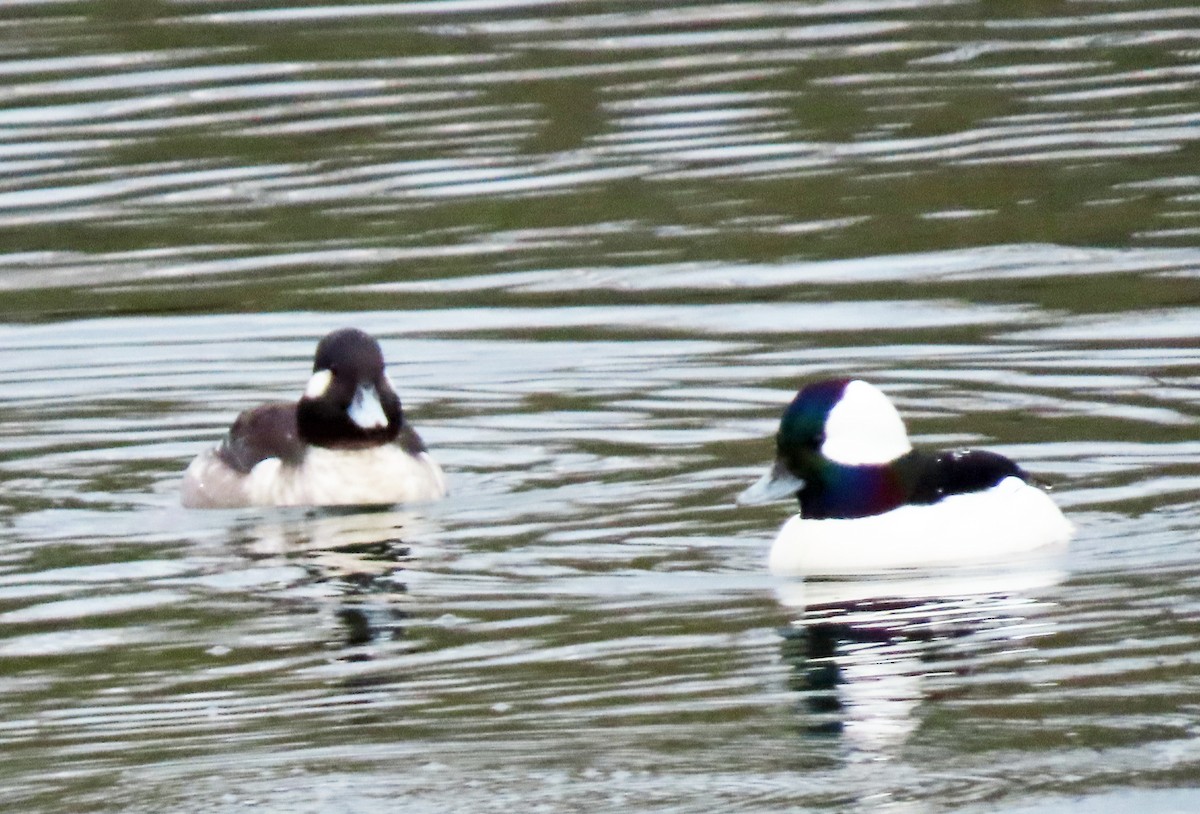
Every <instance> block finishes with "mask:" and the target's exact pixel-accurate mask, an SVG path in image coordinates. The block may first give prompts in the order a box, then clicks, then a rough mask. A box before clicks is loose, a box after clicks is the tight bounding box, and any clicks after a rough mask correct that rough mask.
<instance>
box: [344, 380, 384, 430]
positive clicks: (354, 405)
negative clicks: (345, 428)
mask: <svg viewBox="0 0 1200 814" xmlns="http://www.w3.org/2000/svg"><path fill="white" fill-rule="evenodd" d="M346 415H348V416H349V417H350V420H351V421H353V422H354V423H355V424H357V425H358V426H359V427H361V428H362V429H364V430H378V429H382V428H384V427H386V426H387V425H388V419H387V414H386V413H385V412H384V411H383V405H382V404H380V403H379V394H378V393H376V392H375V387H374V386H373V385H369V384H364V385H360V386H359V388H358V389H357V390H355V391H354V400H353V401H351V402H350V406H349V407H348V408H347V409H346Z"/></svg>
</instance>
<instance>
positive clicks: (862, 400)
mask: <svg viewBox="0 0 1200 814" xmlns="http://www.w3.org/2000/svg"><path fill="white" fill-rule="evenodd" d="M911 449H912V445H911V444H909V443H908V432H907V431H906V430H905V429H904V421H903V419H901V418H900V413H898V412H896V408H895V407H893V406H892V403H891V402H890V401H889V400H888V397H887V396H885V395H884V394H883V391H881V390H879V389H878V388H876V387H875V386H874V385H871V384H868V383H867V382H864V381H858V380H855V381H852V382H850V383H849V384H848V385H846V389H845V391H844V392H843V393H842V398H841V400H840V401H839V402H838V403H837V404H835V405H834V406H833V409H832V410H830V411H829V416H828V417H827V418H826V419H825V442H824V443H823V444H822V445H821V452H822V454H824V456H825V457H826V458H828V459H829V460H831V461H837V462H838V463H842V464H850V465H858V464H882V463H887V462H888V461H894V460H895V459H897V458H899V457H900V456H901V455H903V454H905V453H906V452H909V451H910V450H911Z"/></svg>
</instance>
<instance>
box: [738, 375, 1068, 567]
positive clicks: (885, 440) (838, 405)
mask: <svg viewBox="0 0 1200 814" xmlns="http://www.w3.org/2000/svg"><path fill="white" fill-rule="evenodd" d="M776 450H777V456H776V459H775V465H774V467H773V468H772V469H771V470H770V471H769V472H768V473H767V474H766V475H764V476H763V477H762V479H761V480H759V481H758V482H757V483H755V484H754V485H753V486H751V487H750V488H749V489H747V490H746V491H745V492H743V493H742V494H741V495H739V496H738V502H739V503H743V504H745V503H764V502H766V501H769V500H776V499H780V498H789V497H795V498H798V499H799V501H800V513H799V514H797V515H796V516H795V517H792V518H791V519H789V520H788V521H787V522H786V523H784V525H783V528H781V529H780V530H779V535H778V536H777V537H776V538H775V542H774V544H773V545H772V547H771V554H770V558H769V565H770V568H771V570H772V571H773V572H775V573H779V574H807V575H824V576H836V575H847V574H863V573H871V572H879V571H887V570H889V569H896V568H932V567H939V566H951V565H959V564H965V563H985V562H989V561H992V562H994V561H996V560H999V559H1003V558H1006V557H1011V556H1012V555H1019V554H1023V553H1028V552H1032V551H1035V550H1039V549H1048V548H1051V547H1054V546H1061V545H1063V544H1065V543H1066V542H1067V540H1068V539H1069V538H1070V537H1071V534H1072V532H1073V528H1072V526H1071V523H1070V522H1069V521H1068V520H1067V519H1066V517H1064V516H1063V514H1062V512H1061V511H1059V509H1058V507H1057V506H1056V505H1054V502H1053V501H1052V500H1050V497H1049V496H1048V495H1047V494H1046V493H1045V492H1044V491H1042V490H1041V489H1040V488H1038V487H1037V486H1036V485H1035V484H1033V483H1031V480H1032V479H1031V478H1030V476H1029V474H1028V473H1027V472H1025V470H1023V469H1021V467H1019V466H1017V465H1016V464H1015V463H1013V462H1012V461H1011V460H1009V459H1008V458H1006V457H1004V456H1003V455H999V454H997V453H995V452H986V451H983V450H953V451H941V452H924V451H918V450H914V449H913V448H912V446H911V445H910V444H909V442H908V433H907V432H906V431H905V429H904V422H903V420H901V418H900V414H899V413H898V412H896V408H895V407H893V406H892V403H891V402H890V401H888V398H887V396H885V395H884V394H883V393H882V392H881V391H880V390H878V389H876V388H875V387H874V386H872V385H870V384H868V383H866V382H864V381H859V380H849V379H830V380H825V381H818V382H813V383H812V384H809V385H806V386H805V387H803V388H802V389H801V390H800V392H799V393H797V394H796V398H795V399H794V400H793V401H792V403H791V404H790V405H789V406H788V408H787V409H786V410H785V411H784V413H783V418H782V419H781V420H780V423H779V433H778V435H777V436H776Z"/></svg>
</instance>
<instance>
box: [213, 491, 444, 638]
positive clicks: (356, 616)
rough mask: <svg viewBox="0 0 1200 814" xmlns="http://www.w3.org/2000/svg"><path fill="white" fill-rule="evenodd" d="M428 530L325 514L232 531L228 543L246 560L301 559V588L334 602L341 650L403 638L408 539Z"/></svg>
mask: <svg viewBox="0 0 1200 814" xmlns="http://www.w3.org/2000/svg"><path fill="white" fill-rule="evenodd" d="M432 529H433V525H432V524H431V523H430V522H429V521H427V520H425V519H424V518H423V517H421V516H420V515H418V514H416V513H413V512H408V511H400V510H383V511H363V510H361V509H351V508H346V509H341V508H322V509H310V510H305V511H303V512H302V513H296V514H294V513H291V512H280V513H278V514H276V515H274V516H272V517H271V518H270V519H266V520H259V521H258V522H254V523H251V524H247V525H245V526H242V527H236V526H235V527H234V530H233V537H234V539H235V540H237V541H238V547H239V548H240V549H241V550H242V551H243V552H244V554H245V555H246V556H247V557H249V558H250V559H253V560H276V559H283V560H286V561H288V562H292V563H297V560H298V563H297V564H298V565H299V566H300V567H301V569H302V570H303V572H304V574H305V577H304V579H303V580H302V582H303V583H305V584H306V585H308V586H310V587H311V588H316V587H317V586H321V587H322V590H320V591H313V592H312V593H313V596H312V599H313V601H314V602H316V601H321V598H322V597H324V598H325V600H326V601H328V598H329V597H332V598H333V600H334V602H335V603H336V604H337V609H336V611H334V617H335V618H336V619H337V620H338V621H339V622H340V623H341V625H342V626H343V627H344V631H343V635H344V641H345V644H346V645H348V646H350V647H351V648H362V647H363V646H365V645H370V644H375V643H386V642H389V641H396V640H399V639H402V638H403V636H404V625H405V623H406V621H407V620H408V618H409V616H408V612H407V611H406V610H405V608H404V607H403V604H404V601H405V594H406V592H407V586H406V583H405V581H404V578H403V576H402V574H403V571H404V568H405V567H406V566H407V565H408V564H409V562H410V561H411V559H412V546H411V545H410V544H409V543H408V542H406V540H408V539H411V538H412V537H413V536H417V537H424V536H426V535H428V534H429V532H430V531H431V530H432ZM297 587H298V586H296V585H293V586H292V588H293V590H295V589H296V588H297ZM344 658H345V659H347V660H351V661H359V660H367V659H370V658H371V654H370V653H369V652H368V651H367V650H364V649H355V650H353V651H352V652H348V653H347V654H345V656H344Z"/></svg>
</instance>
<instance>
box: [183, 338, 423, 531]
mask: <svg viewBox="0 0 1200 814" xmlns="http://www.w3.org/2000/svg"><path fill="white" fill-rule="evenodd" d="M445 494H446V481H445V478H444V476H443V475H442V469H441V467H439V466H438V465H437V463H435V462H434V460H433V459H432V458H431V457H430V456H429V453H428V452H426V451H425V445H424V444H423V443H422V442H421V438H420V436H418V435H417V433H416V431H415V430H413V428H412V427H410V426H409V425H408V424H407V423H405V421H404V414H403V412H402V411H401V409H400V398H399V397H398V396H397V395H396V391H395V390H393V389H392V384H391V381H390V380H389V379H388V377H387V375H386V374H385V373H384V371H383V352H382V351H381V350H380V349H379V343H378V342H376V341H375V340H374V339H373V338H372V337H370V336H369V335H367V334H365V333H363V332H362V331H359V330H356V329H354V328H344V329H342V330H340V331H334V332H333V333H331V334H329V335H328V336H326V337H325V338H324V339H322V340H321V341H320V343H319V344H318V345H317V353H316V358H315V359H314V361H313V375H312V378H310V379H309V380H308V386H307V387H306V388H305V389H304V395H303V396H301V398H300V401H298V402H291V403H275V404H264V405H262V406H261V407H255V408H253V409H251V410H246V411H245V412H243V413H242V414H241V415H239V416H238V417H237V420H236V421H234V422H233V426H232V427H231V428H230V429H229V433H228V434H227V435H226V436H225V439H224V440H223V441H222V442H221V443H220V445H218V446H217V447H215V448H213V449H210V450H206V451H205V452H202V453H200V454H199V455H198V456H196V459H195V460H194V461H192V463H191V465H190V466H188V468H187V472H185V473H184V476H183V490H182V500H183V505H184V506H188V507H190V508H205V509H208V508H230V507H236V506H322V505H324V506H328V505H368V504H384V503H407V502H411V501H423V500H436V499H438V498H440V497H443V496H445Z"/></svg>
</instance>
